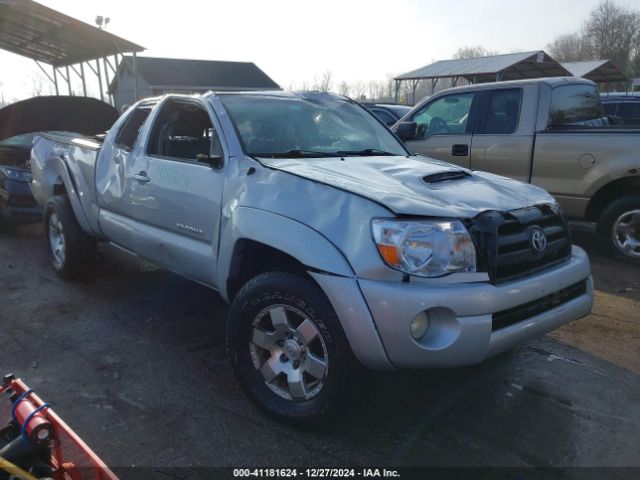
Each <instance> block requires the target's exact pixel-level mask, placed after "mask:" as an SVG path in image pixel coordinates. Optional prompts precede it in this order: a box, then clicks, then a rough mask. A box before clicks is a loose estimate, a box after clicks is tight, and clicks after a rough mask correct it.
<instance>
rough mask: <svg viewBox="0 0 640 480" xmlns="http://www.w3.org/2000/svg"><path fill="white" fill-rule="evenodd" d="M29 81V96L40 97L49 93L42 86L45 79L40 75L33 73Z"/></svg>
mask: <svg viewBox="0 0 640 480" xmlns="http://www.w3.org/2000/svg"><path fill="white" fill-rule="evenodd" d="M30 80H31V95H32V96H33V97H40V96H42V95H46V94H48V93H51V92H50V90H49V89H45V86H44V84H45V79H44V78H43V77H42V75H40V74H38V73H33V74H31V77H30Z"/></svg>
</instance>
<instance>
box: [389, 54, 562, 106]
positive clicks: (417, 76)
mask: <svg viewBox="0 0 640 480" xmlns="http://www.w3.org/2000/svg"><path fill="white" fill-rule="evenodd" d="M558 76H571V73H570V72H569V71H568V70H567V69H566V68H564V67H563V66H562V65H561V64H560V63H558V62H556V61H555V60H554V59H553V58H551V57H550V56H549V55H548V54H547V53H545V52H543V51H542V50H539V51H534V52H522V53H507V54H504V55H489V56H486V57H477V58H465V59H455V60H441V61H439V62H435V63H432V64H430V65H426V66H424V67H422V68H418V69H417V70H413V71H411V72H407V73H403V74H402V75H399V76H397V77H395V78H394V80H395V81H396V101H397V100H398V92H399V90H400V84H401V82H411V87H412V91H413V97H414V99H413V100H414V101H415V92H416V89H417V87H418V83H419V82H420V81H422V80H431V90H432V92H433V91H435V88H436V85H437V83H438V80H439V79H441V78H451V79H453V85H454V86H455V85H456V83H457V82H458V80H459V79H460V78H464V79H465V80H467V81H468V82H471V83H483V82H498V81H502V80H520V79H526V78H539V77H558Z"/></svg>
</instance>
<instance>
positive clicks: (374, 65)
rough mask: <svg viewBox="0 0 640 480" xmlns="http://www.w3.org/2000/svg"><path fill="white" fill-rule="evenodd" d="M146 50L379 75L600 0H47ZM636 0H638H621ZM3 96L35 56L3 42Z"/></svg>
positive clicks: (573, 19)
mask: <svg viewBox="0 0 640 480" xmlns="http://www.w3.org/2000/svg"><path fill="white" fill-rule="evenodd" d="M41 3H43V4H45V5H47V6H49V7H51V8H54V9H57V10H60V11H62V12H64V13H66V14H68V15H71V16H73V17H75V18H78V19H80V20H83V21H85V22H87V23H90V24H93V22H94V19H95V17H96V15H104V16H109V17H111V23H110V24H109V27H108V30H109V31H110V32H112V33H114V34H116V35H120V36H122V37H124V38H127V39H129V40H131V41H134V42H136V43H138V44H140V45H142V46H144V47H146V48H147V49H148V50H147V51H146V52H145V53H144V55H149V56H167V57H176V58H198V59H210V60H237V61H252V62H255V63H256V64H257V65H258V66H259V67H260V68H262V69H263V70H264V71H265V72H266V73H267V74H268V75H269V76H271V77H272V78H273V79H274V80H275V81H276V82H278V83H279V84H280V85H281V86H283V87H285V88H287V87H289V86H291V85H294V86H300V85H301V83H302V82H303V81H305V80H306V81H310V82H312V81H313V79H314V78H315V77H317V76H319V75H320V73H321V72H323V71H325V70H331V71H332V73H333V76H334V78H335V79H336V80H347V81H356V80H362V81H369V80H382V79H384V78H385V77H386V75H387V74H394V75H395V74H400V73H403V72H405V71H409V70H414V69H416V68H419V67H421V66H423V65H426V64H429V63H431V62H433V61H436V60H443V59H447V58H451V56H452V55H453V53H455V51H456V50H457V49H458V48H459V47H461V46H464V45H482V46H484V47H485V48H487V49H490V50H498V51H500V52H502V53H509V52H514V51H529V50H539V49H544V48H545V46H546V45H547V44H548V43H549V42H550V41H551V40H553V38H555V37H556V36H558V35H560V34H563V33H570V32H573V31H576V30H578V29H579V28H580V26H581V25H582V23H583V22H584V20H585V19H586V18H587V15H588V14H589V11H590V10H591V9H592V8H593V7H594V6H596V5H597V4H598V3H599V0H535V1H534V0H528V1H522V0H484V1H480V0H476V1H473V0H423V1H419V0H366V1H365V0H362V1H360V0H322V1H305V0H225V1H217V0H209V1H197V0H180V1H171V2H168V1H162V0H159V1H153V2H151V1H141V0H136V1H134V0H108V1H105V0H102V1H97V0H82V1H78V0H42V1H41ZM618 3H619V4H623V5H628V6H630V7H634V8H640V0H619V1H618ZM0 72H1V73H0V82H2V83H3V84H4V87H3V90H4V95H5V97H8V98H14V97H26V96H29V95H30V88H31V87H30V85H31V80H30V79H31V78H32V77H33V76H34V75H35V74H36V72H38V70H37V67H35V65H34V64H33V62H32V61H30V60H28V59H25V58H23V57H18V56H16V55H13V54H9V53H7V52H3V51H0Z"/></svg>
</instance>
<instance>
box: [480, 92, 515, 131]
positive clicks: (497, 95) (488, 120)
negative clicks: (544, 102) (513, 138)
mask: <svg viewBox="0 0 640 480" xmlns="http://www.w3.org/2000/svg"><path fill="white" fill-rule="evenodd" d="M521 106H522V89H520V88H514V89H509V90H495V91H493V92H491V98H490V100H489V108H488V109H487V115H486V117H485V120H484V122H483V124H482V125H481V126H480V132H479V133H493V134H508V133H514V132H515V131H516V129H517V128H518V120H519V118H520V107H521Z"/></svg>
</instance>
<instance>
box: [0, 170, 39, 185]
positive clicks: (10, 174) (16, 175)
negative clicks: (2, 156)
mask: <svg viewBox="0 0 640 480" xmlns="http://www.w3.org/2000/svg"><path fill="white" fill-rule="evenodd" d="M0 172H2V173H3V174H4V175H5V176H6V177H7V178H10V179H11V180H18V181H20V182H30V181H31V179H32V178H33V177H32V176H31V172H30V171H28V170H18V169H16V168H9V167H0Z"/></svg>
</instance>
